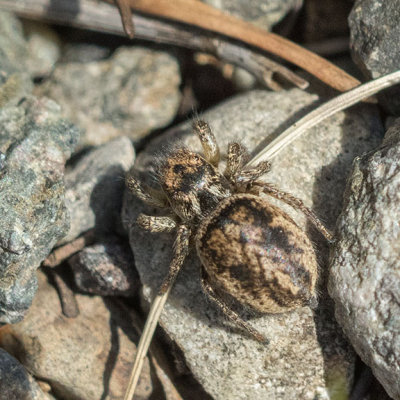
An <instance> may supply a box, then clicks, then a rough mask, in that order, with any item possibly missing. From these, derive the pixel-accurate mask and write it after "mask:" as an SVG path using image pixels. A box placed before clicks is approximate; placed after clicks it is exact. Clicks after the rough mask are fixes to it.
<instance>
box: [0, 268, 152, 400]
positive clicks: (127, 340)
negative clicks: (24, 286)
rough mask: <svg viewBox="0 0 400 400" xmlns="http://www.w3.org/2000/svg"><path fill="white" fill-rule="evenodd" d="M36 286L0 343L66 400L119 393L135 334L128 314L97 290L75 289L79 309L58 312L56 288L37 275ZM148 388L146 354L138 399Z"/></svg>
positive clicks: (123, 386)
mask: <svg viewBox="0 0 400 400" xmlns="http://www.w3.org/2000/svg"><path fill="white" fill-rule="evenodd" d="M38 279H39V290H38V293H37V296H36V297H35V299H34V301H33V304H32V307H31V309H30V310H29V312H28V314H27V315H26V318H25V319H24V320H23V321H22V322H20V323H18V324H15V325H9V326H5V327H3V328H0V346H2V347H3V348H5V349H6V350H7V351H8V352H10V353H11V354H18V357H19V359H20V361H21V363H22V364H23V365H24V366H25V367H26V368H27V369H29V371H30V372H31V373H32V374H33V375H34V376H36V377H39V378H40V379H41V380H44V381H46V382H48V383H49V384H50V386H51V389H52V392H53V393H54V395H55V396H56V397H59V398H62V399H66V400H76V399H85V400H98V399H104V400H106V399H107V400H109V399H115V400H117V399H121V398H122V397H123V395H124V391H125V389H126V387H127V384H128V378H129V374H130V368H131V366H132V362H133V359H134V356H135V349H136V348H135V345H134V344H133V343H132V341H131V339H134V338H136V337H137V336H136V334H135V332H134V330H133V325H132V322H131V321H130V319H129V316H128V315H127V314H126V312H124V311H123V310H122V309H121V308H119V307H118V306H116V305H115V304H113V303H112V302H110V301H107V300H103V299H102V298H101V297H98V296H84V295H76V300H77V303H78V306H79V310H80V315H79V316H78V317H76V318H67V317H65V316H64V315H63V314H62V312H61V305H60V300H59V298H58V295H57V291H56V289H55V288H54V287H53V286H51V285H50V284H49V283H48V281H47V278H46V276H45V275H44V274H43V273H42V272H40V273H39V275H38ZM151 392H152V383H151V380H150V371H149V363H148V361H147V359H146V361H145V365H144V370H143V372H142V375H141V378H140V382H139V387H138V391H137V399H140V400H145V399H148V398H149V396H150V394H151Z"/></svg>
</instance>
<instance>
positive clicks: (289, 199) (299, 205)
mask: <svg viewBox="0 0 400 400" xmlns="http://www.w3.org/2000/svg"><path fill="white" fill-rule="evenodd" d="M260 191H262V192H264V193H266V194H268V195H270V196H272V197H275V198H276V199H278V200H281V201H283V202H285V203H286V204H288V205H289V206H291V207H293V208H294V209H295V210H299V211H301V212H302V213H303V214H304V215H305V216H306V217H307V218H308V219H309V220H310V221H311V222H312V223H313V225H314V226H315V227H316V228H317V229H318V230H319V231H320V232H321V233H322V235H323V236H325V238H326V240H328V242H330V243H332V242H334V241H335V237H334V235H333V234H332V233H331V232H330V231H329V230H328V229H327V228H326V227H325V226H324V224H323V223H322V222H321V220H320V219H319V218H318V217H317V216H316V214H315V213H314V211H312V210H311V209H310V208H308V207H307V206H306V205H305V204H304V203H303V201H302V200H300V199H298V198H297V197H295V196H293V195H292V194H290V193H287V192H284V191H282V190H280V189H277V188H276V187H275V186H273V185H271V184H270V183H265V182H260V181H257V182H253V183H252V184H251V186H250V188H249V192H250V193H251V192H253V193H257V194H258V193H259V192H260Z"/></svg>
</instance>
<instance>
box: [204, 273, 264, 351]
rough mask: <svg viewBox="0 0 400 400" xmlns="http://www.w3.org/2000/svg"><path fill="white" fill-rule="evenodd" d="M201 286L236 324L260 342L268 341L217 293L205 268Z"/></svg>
mask: <svg viewBox="0 0 400 400" xmlns="http://www.w3.org/2000/svg"><path fill="white" fill-rule="evenodd" d="M201 286H202V288H203V291H204V292H205V293H206V294H207V296H208V297H209V299H210V300H212V301H213V302H214V303H215V304H216V305H217V306H218V307H219V308H220V309H221V311H222V312H223V313H224V314H225V315H226V316H227V317H228V318H229V320H231V321H232V322H233V323H234V324H235V325H237V326H239V327H240V328H241V329H243V330H245V331H246V332H247V333H248V334H249V335H250V336H252V337H253V338H254V339H255V340H257V341H258V342H263V343H264V342H267V340H266V338H265V337H264V336H263V335H262V334H261V333H259V332H258V331H257V330H256V329H254V328H253V327H252V326H251V325H249V324H248V323H247V322H245V321H243V320H242V319H241V318H240V317H239V315H238V314H236V313H235V312H234V311H232V310H231V309H230V308H229V306H228V305H227V304H226V303H225V302H224V301H223V300H222V299H221V298H220V297H219V296H218V295H217V293H216V292H215V290H214V288H213V287H212V285H211V284H210V282H209V280H208V276H207V273H206V271H205V270H204V268H202V271H201Z"/></svg>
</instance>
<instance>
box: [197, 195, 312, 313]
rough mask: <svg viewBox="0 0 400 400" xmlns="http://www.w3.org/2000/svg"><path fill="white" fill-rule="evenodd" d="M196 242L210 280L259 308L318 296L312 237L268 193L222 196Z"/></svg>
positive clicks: (284, 306) (271, 309)
mask: <svg viewBox="0 0 400 400" xmlns="http://www.w3.org/2000/svg"><path fill="white" fill-rule="evenodd" d="M196 247H197V252H198V255H199V257H200V259H201V261H202V263H203V265H204V268H205V269H206V271H207V273H208V275H209V276H210V282H212V283H213V284H214V285H215V286H216V287H217V288H219V289H220V290H222V291H225V292H227V293H229V294H230V295H232V296H233V297H235V298H236V299H237V300H239V301H240V302H241V303H243V304H246V305H249V306H251V307H252V308H254V309H255V310H257V311H260V312H267V313H280V312H285V311H288V310H290V309H293V308H296V307H299V306H302V305H306V304H309V303H310V301H311V300H312V299H313V298H314V296H315V284H316V280H317V261H316V256H315V252H314V249H313V247H312V244H311V242H310V240H309V239H308V237H307V236H306V234H305V233H304V232H303V231H302V230H301V229H300V228H299V227H298V226H297V225H296V223H295V222H294V221H293V220H292V219H291V218H290V217H289V216H288V215H287V214H286V213H284V212H283V211H281V210H280V209H279V208H277V207H275V206H273V205H271V204H270V203H269V202H268V201H267V200H266V199H265V198H262V197H258V196H254V195H250V194H237V195H234V196H231V197H230V198H227V199H224V200H222V201H221V202H220V203H219V205H218V207H217V208H216V209H215V210H214V211H213V212H212V213H211V214H210V215H209V216H208V217H207V219H206V220H205V221H204V222H203V223H202V225H201V227H200V229H199V231H198V234H197V236H196Z"/></svg>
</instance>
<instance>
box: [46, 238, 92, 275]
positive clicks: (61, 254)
mask: <svg viewBox="0 0 400 400" xmlns="http://www.w3.org/2000/svg"><path fill="white" fill-rule="evenodd" d="M94 241H95V235H94V231H93V230H90V231H87V232H85V233H84V234H83V235H82V236H79V237H78V238H77V239H75V240H73V241H72V242H69V243H67V244H65V245H64V246H60V247H57V248H56V249H55V250H53V251H52V252H51V253H50V254H49V256H48V257H47V258H46V259H45V260H44V261H43V263H42V265H43V266H44V267H56V266H57V265H60V264H61V263H62V262H63V261H65V260H66V259H67V258H69V257H71V256H72V255H73V254H75V253H77V252H78V251H80V250H82V249H83V248H84V247H85V246H88V245H90V244H93V243H94Z"/></svg>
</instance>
